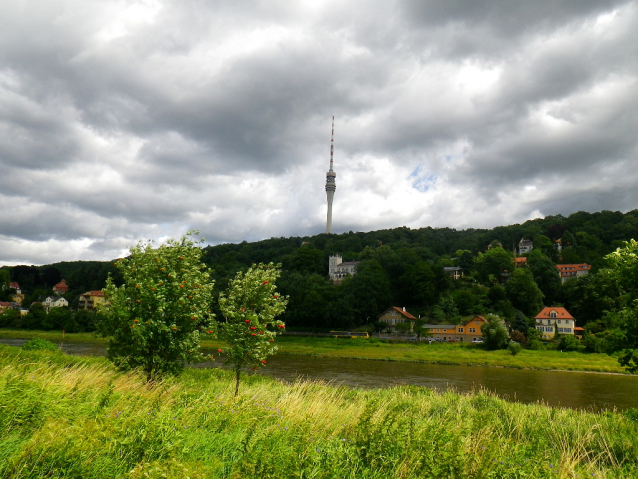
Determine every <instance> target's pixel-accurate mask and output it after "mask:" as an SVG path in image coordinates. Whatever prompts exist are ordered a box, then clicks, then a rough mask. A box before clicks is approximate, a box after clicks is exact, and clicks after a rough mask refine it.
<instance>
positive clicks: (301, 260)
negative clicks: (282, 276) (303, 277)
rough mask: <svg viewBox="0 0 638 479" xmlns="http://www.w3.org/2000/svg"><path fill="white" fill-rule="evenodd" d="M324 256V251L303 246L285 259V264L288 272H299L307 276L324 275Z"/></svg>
mask: <svg viewBox="0 0 638 479" xmlns="http://www.w3.org/2000/svg"><path fill="white" fill-rule="evenodd" d="M324 256H325V255H324V254H323V251H321V250H319V249H316V248H313V247H311V246H310V245H303V246H301V248H299V249H297V250H296V251H295V252H294V253H292V254H291V255H288V256H286V257H285V258H284V260H283V264H284V267H285V268H286V269H287V270H294V271H299V272H302V273H306V274H311V273H315V274H319V275H324V274H325V273H326V272H325V267H324Z"/></svg>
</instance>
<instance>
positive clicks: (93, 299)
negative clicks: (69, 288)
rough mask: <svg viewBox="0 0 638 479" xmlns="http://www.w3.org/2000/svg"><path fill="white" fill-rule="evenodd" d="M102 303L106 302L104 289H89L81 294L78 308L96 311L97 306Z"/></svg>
mask: <svg viewBox="0 0 638 479" xmlns="http://www.w3.org/2000/svg"><path fill="white" fill-rule="evenodd" d="M102 303H104V293H103V292H102V291H89V292H87V293H84V294H81V295H80V299H79V301H78V309H86V310H87V311H95V309H96V308H97V306H98V305H100V304H102Z"/></svg>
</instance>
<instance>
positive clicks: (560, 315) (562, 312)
mask: <svg viewBox="0 0 638 479" xmlns="http://www.w3.org/2000/svg"><path fill="white" fill-rule="evenodd" d="M552 311H556V318H552V317H551V313H552ZM534 319H574V317H573V316H572V315H571V314H569V312H568V311H567V310H566V309H565V308H563V307H562V306H557V307H555V308H549V307H547V308H543V310H542V311H541V312H540V313H538V314H537V315H536V318H534Z"/></svg>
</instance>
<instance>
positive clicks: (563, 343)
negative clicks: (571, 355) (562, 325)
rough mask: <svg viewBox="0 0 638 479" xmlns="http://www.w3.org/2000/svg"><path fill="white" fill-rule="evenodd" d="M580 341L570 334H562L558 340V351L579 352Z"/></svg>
mask: <svg viewBox="0 0 638 479" xmlns="http://www.w3.org/2000/svg"><path fill="white" fill-rule="evenodd" d="M580 347H581V346H580V341H579V340H578V339H577V338H576V337H575V336H571V335H569V334H560V335H559V338H558V349H560V350H561V351H578V350H579V349H580Z"/></svg>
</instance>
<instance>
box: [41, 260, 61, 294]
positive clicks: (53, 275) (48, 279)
mask: <svg viewBox="0 0 638 479" xmlns="http://www.w3.org/2000/svg"><path fill="white" fill-rule="evenodd" d="M42 281H44V284H45V285H46V287H47V289H49V290H50V289H51V288H53V286H55V285H56V284H58V283H59V282H60V281H62V273H60V270H59V269H58V268H55V267H53V266H49V267H48V268H45V269H44V270H43V271H42Z"/></svg>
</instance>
